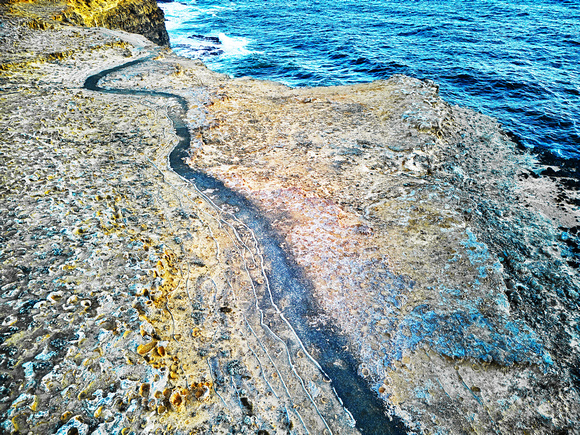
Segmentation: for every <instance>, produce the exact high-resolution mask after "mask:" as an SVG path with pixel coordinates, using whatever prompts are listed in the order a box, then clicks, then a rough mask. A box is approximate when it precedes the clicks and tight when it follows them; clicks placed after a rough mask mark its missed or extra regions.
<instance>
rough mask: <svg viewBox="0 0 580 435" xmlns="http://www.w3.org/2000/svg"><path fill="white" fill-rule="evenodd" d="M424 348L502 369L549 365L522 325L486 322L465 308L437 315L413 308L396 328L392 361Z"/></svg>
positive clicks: (497, 320) (500, 320)
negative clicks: (527, 364) (522, 365)
mask: <svg viewBox="0 0 580 435" xmlns="http://www.w3.org/2000/svg"><path fill="white" fill-rule="evenodd" d="M424 344H427V345H428V346H429V347H431V349H433V350H434V351H435V352H437V353H439V354H440V355H444V356H447V357H450V358H458V359H463V358H469V359H474V360H479V361H482V362H488V363H490V362H495V363H497V364H500V365H504V366H509V365H512V364H522V363H532V364H540V363H542V362H543V363H545V364H548V365H551V364H552V363H553V361H552V359H551V357H550V355H549V354H548V353H547V352H546V351H545V350H544V347H543V345H542V344H541V342H540V341H539V340H538V338H537V337H536V336H535V334H534V333H533V332H532V331H530V330H529V329H528V328H527V327H526V326H525V325H524V324H522V323H520V322H517V321H508V320H507V319H505V318H503V317H502V316H498V317H496V318H493V319H491V318H487V317H485V316H484V315H483V314H482V313H480V312H479V311H477V310H475V309H469V308H468V307H465V308H463V309H461V310H457V311H453V312H438V311H436V310H435V309H433V307H431V306H430V305H428V304H423V305H419V306H417V307H415V308H414V309H413V310H412V311H411V312H410V313H409V314H408V315H407V316H406V317H405V318H404V319H403V321H402V322H401V323H400V324H399V325H398V328H397V332H396V333H395V339H394V346H393V354H392V357H394V359H395V360H397V359H400V358H401V357H402V354H403V352H404V351H405V350H407V351H411V352H413V351H415V350H416V349H417V347H419V346H420V345H424Z"/></svg>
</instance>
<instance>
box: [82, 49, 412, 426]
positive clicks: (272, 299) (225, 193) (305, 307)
mask: <svg viewBox="0 0 580 435" xmlns="http://www.w3.org/2000/svg"><path fill="white" fill-rule="evenodd" d="M153 57H154V55H150V56H147V57H144V58H140V59H137V60H133V61H130V62H127V63H125V64H122V65H119V66H116V67H114V68H110V69H107V70H104V71H101V72H99V73H97V74H94V75H92V76H90V77H88V78H87V79H86V80H85V83H84V88H85V89H87V90H90V91H95V92H102V93H108V94H119V95H128V96H151V97H162V98H167V99H172V100H174V101H176V102H177V103H178V108H177V109H176V110H170V111H169V116H170V118H171V121H172V122H173V125H174V128H175V131H176V134H177V136H178V137H179V143H178V144H177V145H176V146H175V148H174V149H173V151H172V152H171V154H170V156H169V162H170V166H171V168H172V170H173V171H175V172H176V173H177V174H178V175H179V176H180V177H182V178H183V179H185V180H187V181H188V182H189V183H191V184H192V185H193V186H194V188H195V189H196V190H197V191H198V192H199V195H200V197H201V198H203V199H204V200H205V201H206V202H207V203H208V205H210V206H211V207H213V208H215V209H216V211H217V213H218V215H219V216H220V220H221V223H222V224H223V225H224V226H226V227H229V228H230V229H231V231H232V233H233V234H234V235H235V236H236V237H237V238H238V240H240V241H241V240H244V239H250V240H254V242H255V246H254V247H253V248H248V247H247V246H246V245H244V246H243V248H242V249H245V250H246V251H247V252H248V253H249V254H250V255H252V256H253V261H254V263H256V264H260V265H261V273H262V274H263V276H264V281H265V283H266V284H265V287H266V291H264V292H263V294H261V295H257V296H256V301H257V302H256V305H257V310H258V312H259V313H260V316H261V319H262V320H261V321H260V324H261V325H262V326H263V327H265V328H268V329H269V330H270V332H271V333H273V334H277V331H281V330H283V329H289V330H291V331H292V332H293V333H294V334H295V335H296V338H297V342H298V343H299V345H300V346H301V347H302V348H303V349H304V351H305V352H306V353H307V354H309V355H316V361H315V363H316V365H317V366H318V367H319V369H320V370H321V372H322V375H323V376H324V377H327V378H330V380H331V381H332V386H333V388H334V390H335V392H336V394H337V396H338V398H339V400H340V401H341V402H342V403H343V404H344V406H345V407H346V409H347V410H348V411H349V412H350V413H351V414H352V416H353V417H354V419H355V420H356V428H357V429H358V430H359V431H360V432H362V433H364V434H404V433H406V432H407V430H406V428H405V426H404V424H403V422H402V421H401V420H400V419H397V418H393V419H391V418H389V417H388V416H387V415H386V413H385V404H384V403H383V401H382V400H381V399H379V398H378V397H377V396H376V395H375V393H374V392H373V391H372V390H371V389H370V388H369V385H368V384H367V382H366V381H365V380H364V379H363V378H362V377H360V376H359V375H358V374H357V366H358V363H357V360H356V358H355V357H354V356H353V355H352V354H350V353H349V352H348V351H346V350H345V349H346V348H347V346H346V341H345V339H344V338H343V337H342V336H341V335H339V334H337V333H335V332H334V330H335V328H333V326H332V325H331V324H326V325H325V326H323V327H320V326H317V327H316V328H314V327H312V326H311V325H310V323H309V321H308V319H309V318H313V317H316V316H317V313H318V312H319V310H318V308H317V306H316V303H315V301H314V299H313V297H312V289H311V285H310V284H309V282H308V281H307V280H306V279H305V277H304V274H303V272H302V271H301V270H300V268H299V267H298V266H297V265H296V263H295V262H294V261H293V259H292V258H291V256H290V254H289V253H287V252H285V251H284V249H283V248H282V247H281V238H280V237H279V236H278V235H277V234H276V232H275V231H274V230H273V229H272V227H271V225H270V223H269V221H268V220H267V218H265V217H264V216H263V215H262V213H261V212H260V210H258V209H257V207H256V206H254V205H253V204H252V203H251V202H250V201H249V200H248V199H247V198H245V197H244V196H243V195H241V194H239V193H236V192H235V191H233V190H231V189H229V188H227V187H226V186H225V185H224V184H223V183H222V182H221V181H220V180H218V179H216V178H213V177H211V176H209V175H207V174H205V173H203V172H201V171H196V170H194V169H192V168H191V167H190V166H188V165H187V164H186V163H185V162H184V160H185V158H186V157H188V149H189V147H190V140H191V136H190V132H189V129H188V127H187V125H186V123H185V121H184V119H185V115H186V114H187V110H188V103H187V101H186V99H185V98H183V97H181V96H179V95H176V94H172V93H168V92H162V91H150V90H138V89H110V88H103V87H100V86H99V81H100V80H101V79H103V78H105V77H106V76H108V75H109V74H112V73H115V72H119V71H121V70H124V69H128V68H131V67H133V66H135V65H138V64H141V63H144V62H147V61H150V60H151V59H152V58H153ZM208 189H211V191H212V193H211V198H210V197H209V196H207V195H206V194H205V193H204V192H205V191H207V190H208ZM224 206H226V207H227V209H228V210H230V209H233V210H236V212H235V213H233V212H230V211H224ZM241 232H243V233H244V234H243V235H242V236H239V233H241ZM242 244H243V243H242ZM265 260H266V261H267V263H268V265H269V272H266V268H265V267H264V262H265ZM254 292H255V289H254ZM282 299H284V300H285V301H286V303H285V304H284V306H285V307H286V308H283V309H280V308H278V307H279V306H281V304H280V302H281V300H282ZM288 301H289V303H288ZM272 311H274V312H275V313H276V315H274V316H271V317H268V319H267V326H266V324H265V323H264V321H263V317H264V315H266V314H265V313H267V312H272ZM277 335H278V337H279V340H280V341H283V340H284V339H283V338H280V337H282V334H280V333H278V334H277ZM291 346H292V345H291V344H288V343H287V344H286V350H287V353H288V361H289V362H290V365H291V366H292V362H291V361H292V360H291V356H290V352H289V347H291ZM310 358H311V359H312V357H310ZM312 360H313V361H314V359H312ZM312 404H313V407H314V408H316V405H315V404H314V402H312ZM316 412H317V413H318V414H319V415H320V418H321V419H322V420H323V421H324V416H323V415H321V414H320V412H319V411H318V409H317V408H316ZM324 424H325V425H326V427H327V428H328V429H329V430H330V428H329V427H328V425H327V424H326V422H325V423H324ZM305 429H306V430H307V431H308V429H307V428H305Z"/></svg>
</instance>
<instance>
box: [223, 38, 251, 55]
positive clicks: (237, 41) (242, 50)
mask: <svg viewBox="0 0 580 435" xmlns="http://www.w3.org/2000/svg"><path fill="white" fill-rule="evenodd" d="M218 38H219V40H220V42H221V48H222V50H223V51H224V53H225V54H226V55H229V56H245V55H247V54H250V53H251V51H249V50H247V49H246V47H247V45H248V44H249V41H248V40H247V39H246V38H241V37H231V36H228V35H226V34H225V33H220V34H219V35H218Z"/></svg>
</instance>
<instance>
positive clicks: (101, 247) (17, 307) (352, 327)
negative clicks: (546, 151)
mask: <svg viewBox="0 0 580 435" xmlns="http://www.w3.org/2000/svg"><path fill="white" fill-rule="evenodd" d="M41 6H42V7H40V6H39V4H36V5H35V4H29V5H23V4H16V5H12V6H11V11H12V13H11V14H8V13H6V9H5V12H4V15H3V17H2V18H3V20H2V24H3V26H2V27H0V44H2V45H1V59H0V60H1V67H0V89H1V95H0V103H1V105H0V160H1V165H2V168H3V171H1V172H0V211H1V214H0V237H1V247H0V324H1V326H0V340H1V343H0V393H1V394H0V396H1V397H0V427H1V430H2V431H3V432H6V433H39V434H40V433H58V434H69V433H71V434H72V433H80V434H88V433H96V434H103V433H118V432H121V433H124V434H129V433H135V434H141V433H158V432H159V431H165V432H168V433H190V432H192V431H195V432H197V433H232V432H236V433H258V434H273V433H325V431H326V432H332V433H349V434H350V433H360V432H362V433H401V432H404V431H407V432H414V433H493V432H499V433H519V432H525V433H537V434H540V433H554V432H566V431H567V432H570V433H572V432H573V431H574V430H575V428H576V427H578V425H579V424H580V422H579V419H580V415H579V413H580V410H579V408H578V403H579V400H580V398H579V397H578V389H579V380H578V373H577V367H578V361H579V349H578V329H577V328H578V294H579V292H580V285H579V282H578V275H577V270H575V269H574V267H573V266H574V262H573V261H567V259H569V258H570V255H571V253H570V241H571V240H572V239H573V238H574V235H573V234H572V233H570V232H567V231H566V228H571V227H574V226H576V225H578V216H577V212H576V210H575V209H574V208H573V207H572V206H571V205H570V203H569V202H566V201H564V200H563V199H562V198H566V196H565V195H564V196H563V195H562V192H563V189H564V187H562V186H561V185H558V184H557V182H556V181H554V180H550V179H548V178H543V177H539V176H537V175H536V173H537V172H540V171H541V169H543V168H541V167H540V166H539V165H538V162H537V161H535V160H534V159H533V158H532V156H530V155H529V154H526V153H523V152H522V151H521V150H518V149H517V147H516V145H515V144H514V143H513V142H512V141H511V140H510V138H509V137H508V136H507V135H505V134H504V133H503V132H502V131H501V129H500V128H499V126H498V125H497V123H496V122H495V121H494V120H493V119H490V118H488V117H485V116H483V115H480V114H477V113H475V112H473V111H470V110H466V109H461V108H459V107H451V106H449V105H448V104H446V103H445V102H444V101H442V100H441V99H440V98H439V96H438V93H437V87H436V86H435V85H434V84H433V83H431V82H424V81H419V80H415V79H412V78H409V77H404V76H395V77H393V78H391V79H389V80H387V81H383V82H375V83H370V84H365V85H358V86H351V87H336V88H316V89H289V88H287V87H284V86H281V85H278V84H275V83H269V82H260V81H254V80H230V79H229V78H227V77H225V76H223V75H219V74H215V73H212V72H211V71H208V70H207V69H206V68H205V67H204V66H203V65H202V64H201V63H199V62H196V61H192V60H188V59H183V58H179V57H177V56H175V55H173V54H172V53H171V51H170V50H167V49H161V48H159V47H156V46H154V45H152V44H150V43H149V42H148V41H146V40H145V39H144V38H142V37H139V36H136V35H129V34H127V33H124V32H116V31H112V30H105V29H96V28H93V29H87V28H80V27H74V26H70V25H64V24H62V23H60V22H58V21H54V20H52V19H51V18H50V17H51V16H53V15H54V14H55V13H57V12H58V10H59V7H60V6H59V7H56V6H55V4H47V5H41ZM83 19H84V18H83ZM83 22H84V21H83ZM120 65H125V67H123V68H120V69H118V70H112V71H110V72H109V73H106V74H103V75H102V77H100V76H96V78H97V79H99V80H98V82H97V84H98V86H95V87H93V89H92V90H91V89H90V87H89V89H87V87H86V86H85V84H86V80H87V78H88V77H90V76H94V75H95V74H97V73H99V71H104V70H107V69H110V68H113V67H115V66H120ZM183 106H187V107H186V108H185V109H187V110H185V109H184V107H183ZM183 122H186V123H187V125H188V127H189V128H188V129H184V128H182V127H184V126H183V125H182V123H183ZM176 128H177V129H176ZM186 133H187V135H186ZM184 138H185V139H187V140H188V141H190V142H191V143H190V148H189V150H188V151H187V153H185V154H184V155H183V156H177V157H175V155H173V154H171V152H172V150H173V149H174V147H175V146H176V145H178V144H180V143H182V142H183V140H185V139H184ZM170 154H171V155H172V156H174V157H172V158H171V159H170V158H169V156H170ZM182 157H185V159H182ZM184 160H185V162H186V163H187V164H188V165H189V167H187V166H185V165H184ZM176 171H177V172H176ZM192 181H193V182H192ZM566 193H569V194H570V195H574V192H566ZM357 382H358V383H357ZM361 385H362V389H360V388H361ZM337 393H338V394H337ZM351 413H352V414H351ZM385 413H387V414H389V415H390V416H392V417H394V418H395V421H394V422H390V421H389V419H388V418H386V417H384V414H385ZM353 415H354V419H353ZM355 420H356V424H355Z"/></svg>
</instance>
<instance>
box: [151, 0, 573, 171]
mask: <svg viewBox="0 0 580 435" xmlns="http://www.w3.org/2000/svg"><path fill="white" fill-rule="evenodd" d="M161 6H162V8H163V9H164V11H165V13H166V18H167V20H168V22H167V26H168V30H169V34H170V37H171V43H172V46H173V47H174V49H175V50H176V51H177V52H178V53H180V54H182V55H185V56H189V57H198V58H201V59H203V60H204V62H205V63H206V64H207V65H208V66H209V67H210V68H212V69H214V70H216V71H219V72H224V73H228V74H231V75H232V76H236V77H238V76H245V75H248V76H252V77H256V78H261V79H269V80H276V81H279V82H282V83H285V84H287V85H290V86H321V85H322V86H324V85H339V84H353V83H360V82H367V81H371V80H376V79H385V78H388V77H389V76H391V75H392V74H395V73H402V74H407V75H410V76H414V77H418V78H421V79H427V78H428V79H432V80H434V81H435V82H437V83H439V84H440V86H441V95H442V96H443V97H444V98H445V99H446V100H447V101H449V102H451V103H456V104H460V105H462V106H468V107H471V108H474V109H476V110H479V111H481V112H483V113H486V114H489V115H491V116H494V117H497V118H498V119H499V120H500V122H501V123H502V125H504V127H505V128H506V129H507V130H509V131H511V132H512V133H514V134H515V135H516V136H517V137H518V138H520V139H521V141H522V142H523V144H524V145H526V146H528V147H532V148H535V149H536V151H538V152H542V153H546V152H547V154H548V155H551V156H556V157H563V158H564V159H569V158H573V160H574V161H575V160H576V159H578V158H580V74H579V70H580V68H579V66H578V65H579V64H580V2H578V1H576V0H575V1H556V0H515V1H511V2H507V1H500V0H461V1H459V0H455V1H454V0H450V1H445V2H443V1H434V0H415V1H398V0H286V1H284V0H238V1H232V2H230V1H224V0H197V1H196V0H184V1H183V2H179V3H178V2H172V3H163V4H161ZM570 163H571V162H568V164H567V165H568V166H569V165H570ZM573 166H575V164H573Z"/></svg>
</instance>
